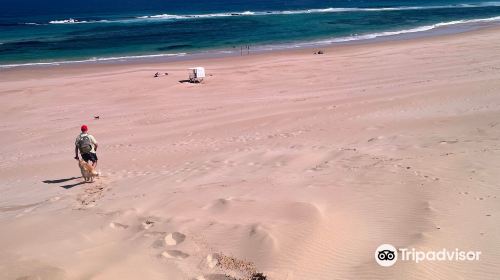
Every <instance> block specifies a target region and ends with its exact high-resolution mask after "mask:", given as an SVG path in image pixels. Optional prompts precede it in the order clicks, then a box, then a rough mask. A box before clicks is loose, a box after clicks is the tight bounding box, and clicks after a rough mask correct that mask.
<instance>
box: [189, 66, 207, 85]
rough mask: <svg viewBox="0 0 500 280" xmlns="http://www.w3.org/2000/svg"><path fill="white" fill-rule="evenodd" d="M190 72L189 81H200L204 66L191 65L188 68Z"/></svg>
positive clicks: (202, 76)
mask: <svg viewBox="0 0 500 280" xmlns="http://www.w3.org/2000/svg"><path fill="white" fill-rule="evenodd" d="M189 70H191V72H190V73H189V81H190V82H191V83H201V82H202V81H203V78H205V68H203V67H193V68H189Z"/></svg>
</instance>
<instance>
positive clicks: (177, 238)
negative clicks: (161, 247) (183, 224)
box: [165, 232, 186, 246]
mask: <svg viewBox="0 0 500 280" xmlns="http://www.w3.org/2000/svg"><path fill="white" fill-rule="evenodd" d="M185 239H186V235H184V234H182V233H180V232H172V233H169V234H167V236H165V244H166V245H167V246H175V245H178V244H180V243H182V242H183V241H184V240H185Z"/></svg>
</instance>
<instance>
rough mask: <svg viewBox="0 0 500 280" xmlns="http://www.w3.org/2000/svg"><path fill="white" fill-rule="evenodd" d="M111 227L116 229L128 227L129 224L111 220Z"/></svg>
mask: <svg viewBox="0 0 500 280" xmlns="http://www.w3.org/2000/svg"><path fill="white" fill-rule="evenodd" d="M109 227H110V228H116V229H126V228H128V225H124V224H120V223H115V222H111V223H109Z"/></svg>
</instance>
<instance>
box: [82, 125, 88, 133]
mask: <svg viewBox="0 0 500 280" xmlns="http://www.w3.org/2000/svg"><path fill="white" fill-rule="evenodd" d="M81 129H82V132H85V131H88V130H89V128H88V127H87V126H86V125H82V128H81Z"/></svg>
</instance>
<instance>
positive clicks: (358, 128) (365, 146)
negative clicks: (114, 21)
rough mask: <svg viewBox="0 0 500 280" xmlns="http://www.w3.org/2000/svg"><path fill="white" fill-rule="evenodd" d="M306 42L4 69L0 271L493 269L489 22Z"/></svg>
mask: <svg viewBox="0 0 500 280" xmlns="http://www.w3.org/2000/svg"><path fill="white" fill-rule="evenodd" d="M314 51H316V50H312V49H305V50H299V51H283V52H276V53H266V54H259V55H250V56H243V57H228V58H218V59H205V60H197V61H181V62H172V63H152V64H119V65H98V64H96V65H76V66H64V67H45V68H44V67H38V68H37V67H35V68H19V69H10V70H2V71H1V72H0V104H2V105H1V106H0V112H1V116H2V120H1V122H0V128H1V134H2V137H0V224H1V228H0V279H6V280H7V279H9V280H10V279H23V280H28V279H30V280H31V279H33V280H34V279H43V280H45V279H47V280H59V279H81V280H84V279H93V280H104V279H106V280H108V279H121V280H125V279H130V280H132V279H133V280H135V279H144V280H146V279H148V280H149V279H172V280H177V279H197V280H202V279H205V280H214V279H249V277H250V276H251V275H252V274H255V273H257V272H261V273H264V274H265V275H266V276H267V279H272V280H284V279H287V280H292V279H296V280H304V279H312V280H323V279H324V280H331V279H496V278H498V275H499V274H500V267H499V266H498V263H499V262H500V222H499V219H498V217H499V216H500V188H499V186H498V181H499V178H500V177H499V175H498V174H499V173H498V170H499V168H500V141H499V140H500V94H499V93H500V29H486V30H481V31H474V32H469V33H463V34H456V35H447V36H440V37H432V38H420V39H414V40H404V41H393V42H378V43H373V44H361V45H353V46H337V47H332V48H327V49H324V51H325V54H323V55H314V54H313V52H314ZM193 66H204V67H205V68H206V70H207V74H208V77H207V78H206V79H205V81H204V83H202V84H189V83H180V82H179V81H181V80H184V79H186V78H187V75H188V71H187V68H189V67H193ZM155 72H160V73H164V72H168V74H169V75H168V76H160V77H159V78H153V74H154V73H155ZM94 116H99V119H94ZM82 124H86V125H88V126H89V129H90V131H89V132H90V133H91V134H92V135H94V136H95V137H96V139H97V141H98V142H99V145H100V146H99V150H98V156H99V159H100V160H99V164H98V169H99V170H100V172H101V176H100V178H98V179H97V180H96V182H94V183H83V179H82V178H80V170H79V169H78V166H77V162H76V161H75V160H74V159H73V156H74V155H73V153H74V141H75V140H74V139H75V137H76V136H77V135H78V133H79V128H80V126H81V125H82ZM384 243H389V244H392V245H394V246H396V247H400V248H416V249H418V250H424V251H426V250H441V249H443V248H446V249H449V250H455V249H456V248H458V249H460V250H465V251H481V258H480V260H478V261H423V262H420V263H418V264H417V263H415V262H411V261H406V262H401V261H399V262H398V263H396V264H395V265H394V266H392V267H381V266H379V265H378V264H377V263H376V262H375V259H374V252H375V249H376V248H377V247H378V246H379V245H380V244H384Z"/></svg>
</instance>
